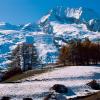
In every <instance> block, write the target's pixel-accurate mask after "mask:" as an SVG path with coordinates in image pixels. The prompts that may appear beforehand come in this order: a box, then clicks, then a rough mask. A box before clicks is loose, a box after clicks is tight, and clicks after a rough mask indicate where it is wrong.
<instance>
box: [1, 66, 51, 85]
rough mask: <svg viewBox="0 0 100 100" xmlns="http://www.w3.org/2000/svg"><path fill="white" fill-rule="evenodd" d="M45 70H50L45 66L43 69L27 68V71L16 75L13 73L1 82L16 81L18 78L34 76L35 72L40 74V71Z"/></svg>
mask: <svg viewBox="0 0 100 100" xmlns="http://www.w3.org/2000/svg"><path fill="white" fill-rule="evenodd" d="M47 71H50V69H48V68H45V69H35V70H29V71H27V72H23V73H22V74H18V75H15V76H13V77H11V78H9V79H7V80H5V81H3V82H2V83H10V82H11V83H12V82H16V81H18V80H21V79H24V78H28V77H30V76H34V75H36V74H42V73H45V72H47Z"/></svg>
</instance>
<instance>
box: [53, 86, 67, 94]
mask: <svg viewBox="0 0 100 100" xmlns="http://www.w3.org/2000/svg"><path fill="white" fill-rule="evenodd" d="M51 90H54V91H55V92H58V93H67V92H68V88H67V87H66V86H64V85H62V84H55V85H54V86H53V87H51Z"/></svg>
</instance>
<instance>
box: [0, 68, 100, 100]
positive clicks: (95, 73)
mask: <svg viewBox="0 0 100 100" xmlns="http://www.w3.org/2000/svg"><path fill="white" fill-rule="evenodd" d="M92 79H96V80H97V81H100V66H98V67H97V66H71V67H68V66H67V67H64V68H58V69H56V70H53V71H51V72H47V73H43V74H41V75H37V76H33V77H29V78H27V79H23V80H21V81H20V82H22V83H15V84H0V97H2V96H11V97H12V100H21V99H22V98H23V97H32V98H33V99H34V100H43V98H44V97H45V96H46V95H47V94H48V92H49V89H50V87H52V86H53V85H54V84H63V85H65V86H67V87H68V89H69V92H68V94H66V95H63V96H64V97H66V98H73V97H76V96H83V95H86V94H88V93H92V92H96V90H92V89H91V88H90V87H88V86H87V85H86V83H88V82H90V81H91V80H92ZM15 98H17V99H15ZM61 100H63V99H61ZM64 100H65V99H64Z"/></svg>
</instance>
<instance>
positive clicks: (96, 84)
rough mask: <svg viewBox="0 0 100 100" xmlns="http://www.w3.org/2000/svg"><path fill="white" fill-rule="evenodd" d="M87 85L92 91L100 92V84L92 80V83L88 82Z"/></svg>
mask: <svg viewBox="0 0 100 100" xmlns="http://www.w3.org/2000/svg"><path fill="white" fill-rule="evenodd" d="M87 85H88V86H90V87H91V88H92V89H95V90H100V84H99V83H97V81H96V80H92V81H91V82H89V83H88V84H87Z"/></svg>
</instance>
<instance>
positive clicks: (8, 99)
mask: <svg viewBox="0 0 100 100" xmlns="http://www.w3.org/2000/svg"><path fill="white" fill-rule="evenodd" d="M1 100H10V97H2V99H1Z"/></svg>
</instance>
